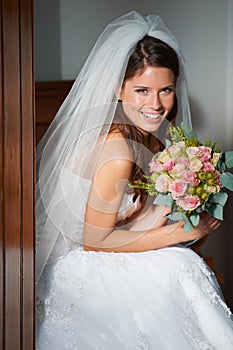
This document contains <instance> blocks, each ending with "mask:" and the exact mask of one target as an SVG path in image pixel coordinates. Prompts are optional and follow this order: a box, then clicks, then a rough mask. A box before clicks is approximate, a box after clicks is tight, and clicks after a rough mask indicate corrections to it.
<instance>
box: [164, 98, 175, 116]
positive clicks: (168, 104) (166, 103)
mask: <svg viewBox="0 0 233 350" xmlns="http://www.w3.org/2000/svg"><path fill="white" fill-rule="evenodd" d="M174 102H175V96H174V95H172V96H170V97H169V98H168V99H166V100H165V101H164V103H163V106H164V107H165V108H167V109H168V110H169V112H170V111H171V109H172V107H173V105H174Z"/></svg>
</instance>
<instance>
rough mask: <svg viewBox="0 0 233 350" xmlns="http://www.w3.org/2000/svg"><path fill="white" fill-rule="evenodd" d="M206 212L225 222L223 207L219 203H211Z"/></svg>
mask: <svg viewBox="0 0 233 350" xmlns="http://www.w3.org/2000/svg"><path fill="white" fill-rule="evenodd" d="M206 211H207V212H208V213H209V214H210V215H212V216H214V217H215V218H216V219H218V220H223V206H222V205H221V204H218V203H210V204H209V205H208V207H206Z"/></svg>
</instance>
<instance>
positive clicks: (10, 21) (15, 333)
mask: <svg viewBox="0 0 233 350" xmlns="http://www.w3.org/2000/svg"><path fill="white" fill-rule="evenodd" d="M2 3H3V13H4V17H3V52H4V62H3V66H4V71H3V91H4V111H3V113H4V143H3V147H4V160H3V172H4V240H5V242H4V243H5V247H4V248H5V347H6V349H19V348H20V249H19V247H20V214H21V212H20V211H21V208H20V195H21V184H20V178H21V174H20V139H19V133H20V96H19V94H20V91H19V87H20V70H19V49H18V48H19V17H18V13H19V8H18V6H19V4H18V2H16V1H14V0H8V1H3V2H2ZM5 14H6V16H5ZM6 33H7V35H6ZM11 43H14V46H13V45H12V44H11ZM12 96H14V100H13V98H12Z"/></svg>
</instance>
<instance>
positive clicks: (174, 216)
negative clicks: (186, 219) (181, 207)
mask: <svg viewBox="0 0 233 350" xmlns="http://www.w3.org/2000/svg"><path fill="white" fill-rule="evenodd" d="M165 216H166V217H167V218H169V219H171V220H172V221H181V220H183V214H182V213H180V212H177V211H174V212H172V213H170V214H167V215H165Z"/></svg>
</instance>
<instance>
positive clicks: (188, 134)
mask: <svg viewBox="0 0 233 350" xmlns="http://www.w3.org/2000/svg"><path fill="white" fill-rule="evenodd" d="M180 127H181V129H182V131H183V133H184V136H185V137H186V138H187V139H188V140H190V139H195V140H197V139H198V136H197V134H196V133H195V131H193V130H192V129H190V128H189V127H188V126H187V125H186V124H185V123H184V122H181V124H180Z"/></svg>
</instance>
